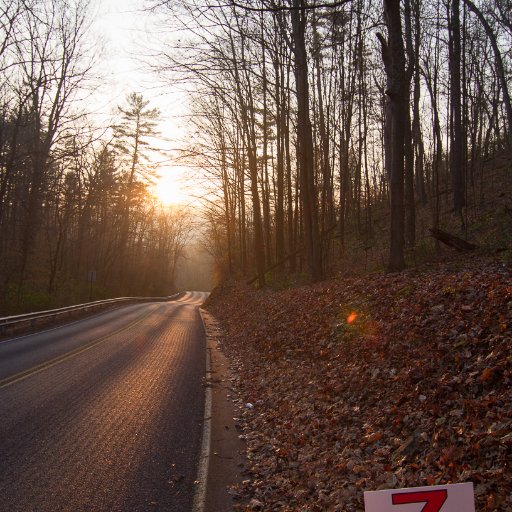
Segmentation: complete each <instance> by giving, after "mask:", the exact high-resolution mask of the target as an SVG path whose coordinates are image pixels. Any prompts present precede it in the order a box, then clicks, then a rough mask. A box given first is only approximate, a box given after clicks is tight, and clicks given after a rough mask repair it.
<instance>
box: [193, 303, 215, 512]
mask: <svg viewBox="0 0 512 512" xmlns="http://www.w3.org/2000/svg"><path fill="white" fill-rule="evenodd" d="M198 310H199V314H200V315H201V320H202V322H203V326H204V331H205V339H206V386H205V399H204V423H203V441H202V443H201V454H200V456H199V466H198V468H197V477H196V480H197V482H198V483H197V487H196V491H195V493H194V501H193V504H192V512H203V511H204V507H205V499H206V482H207V480H208V465H209V462H210V442H211V427H212V390H211V387H210V383H209V380H210V377H211V371H212V369H211V356H210V347H209V345H208V335H207V332H206V324H205V322H204V318H203V314H202V312H201V309H200V308H198Z"/></svg>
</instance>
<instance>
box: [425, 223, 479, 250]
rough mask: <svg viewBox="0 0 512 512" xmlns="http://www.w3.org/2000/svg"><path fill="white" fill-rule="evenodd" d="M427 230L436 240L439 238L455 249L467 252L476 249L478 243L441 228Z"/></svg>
mask: <svg viewBox="0 0 512 512" xmlns="http://www.w3.org/2000/svg"><path fill="white" fill-rule="evenodd" d="M429 231H430V232H431V233H432V236H433V237H434V238H435V239H436V240H439V241H440V242H442V243H443V244H446V245H448V246H450V247H453V248H454V249H455V250H456V251H459V252H468V251H474V250H475V249H478V245H475V244H473V243H471V242H468V241H467V240H464V239H462V238H459V237H458V236H455V235H452V234H451V233H448V232H447V231H443V230H442V229H437V228H430V230H429Z"/></svg>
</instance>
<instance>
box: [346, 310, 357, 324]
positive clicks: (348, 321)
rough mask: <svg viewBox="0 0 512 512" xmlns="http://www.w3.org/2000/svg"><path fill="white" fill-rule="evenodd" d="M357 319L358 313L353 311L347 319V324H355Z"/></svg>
mask: <svg viewBox="0 0 512 512" xmlns="http://www.w3.org/2000/svg"><path fill="white" fill-rule="evenodd" d="M356 318H357V313H356V312H355V311H352V313H350V315H348V317H347V324H351V323H353V322H354V321H355V319H356Z"/></svg>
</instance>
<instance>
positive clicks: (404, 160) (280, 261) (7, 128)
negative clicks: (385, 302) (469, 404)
mask: <svg viewBox="0 0 512 512" xmlns="http://www.w3.org/2000/svg"><path fill="white" fill-rule="evenodd" d="M0 9H1V16H0V19H1V24H0V73H1V75H0V77H1V81H0V262H1V264H0V297H1V298H0V310H1V311H3V312H4V313H11V312H15V311H25V310H34V309H43V308H47V307H49V306H55V305H63V304H68V303H73V302H75V303H76V302H78V301H85V300H88V299H91V298H103V297H112V296H120V295H126V294H131V295H168V294H170V293H171V292H172V291H174V289H175V288H176V272H177V269H178V268H179V261H180V260H182V261H183V257H184V256H185V253H186V248H187V246H188V244H189V243H190V242H191V240H192V238H197V237H200V245H201V246H202V247H203V249H204V250H206V251H207V252H208V253H209V255H210V257H211V258H213V260H214V263H215V279H216V281H217V282H219V281H220V280H223V279H227V278H229V277H237V278H240V277H242V278H244V279H246V280H247V279H251V280H253V281H254V282H256V283H257V285H258V286H259V287H263V286H265V285H266V284H268V283H269V282H272V281H281V282H287V281H288V280H291V279H300V280H303V281H319V280H321V279H322V278H323V277H325V276H328V275H331V274H332V273H334V272H337V271H341V272H347V273H350V272H352V271H355V270H356V269H361V268H362V267H364V269H365V270H366V269H367V268H382V269H387V270H391V271H400V270H402V269H404V268H405V267H406V266H407V265H410V264H411V262H414V261H416V260H417V259H418V258H421V257H422V255H423V254H425V253H429V252H432V253H434V252H435V251H436V250H439V247H438V245H439V244H438V242H435V241H434V240H433V239H432V238H431V236H430V231H429V229H433V230H439V229H443V230H447V231H450V232H451V233H452V234H454V235H456V236H457V237H460V238H461V239H463V240H474V239H475V231H474V230H475V229H476V227H478V226H479V223H480V218H479V215H480V214H481V213H482V211H485V214H486V215H487V216H488V217H489V215H490V214H489V213H488V211H487V209H489V208H491V207H492V208H493V209H494V210H493V211H497V212H498V213H497V218H500V219H503V218H504V219H505V220H506V219H509V220H510V205H509V204H507V197H508V195H509V192H510V170H511V169H510V167H511V161H512V160H511V157H510V155H511V146H512V107H511V99H510V82H511V62H512V52H511V47H512V46H511V42H512V14H511V13H512V9H511V3H510V0H492V1H489V0H480V1H477V0H475V1H474V2H473V1H472V0H434V1H429V2H426V1H424V0H402V1H400V0H383V1H380V0H379V1H375V0H342V1H332V2H320V1H316V0H312V1H310V2H305V1H304V0H289V1H284V0H283V1H281V0H262V1H250V2H249V1H243V0H240V1H239V2H235V1H231V0H230V1H220V2H219V1H216V0H206V1H201V2H198V1H196V0H183V1H179V2H166V1H163V2H151V1H148V2H145V3H144V4H141V9H143V10H144V11H145V12H147V13H149V14H150V15H152V16H154V18H155V24H156V23H157V22H158V23H160V24H165V25H166V26H167V27H168V28H169V30H168V32H170V33H171V37H169V36H168V35H164V34H162V37H161V40H160V39H159V38H155V37H152V38H151V45H152V51H151V52H145V54H144V55H142V53H144V52H141V56H140V59H151V61H150V62H149V63H148V64H149V67H150V68H151V72H152V73H154V74H155V79H158V80H160V81H162V82H164V83H166V84H167V86H168V87H169V88H173V87H174V88H180V89H181V90H183V91H184V94H185V95H186V98H187V105H188V108H189V113H188V116H187V117H188V119H189V121H188V136H187V140H188V142H187V143H186V144H185V145H183V146H182V147H180V148H178V149H176V154H175V156H174V158H175V160H176V161H177V162H179V163H180V165H185V166H189V167H190V169H191V172H194V173H196V175H199V176H200V177H201V179H202V180H203V185H202V186H201V187H200V189H198V190H197V191H196V195H197V196H199V198H200V199H201V201H202V207H201V208H198V209H197V211H194V212H191V211H190V210H188V209H186V208H169V207H167V208H165V207H162V205H160V204H158V200H157V199H156V198H155V196H154V194H152V192H151V185H152V184H154V182H155V180H156V174H155V165H154V162H153V160H152V157H151V154H152V151H154V149H153V145H154V144H155V140H157V139H158V137H159V120H160V116H161V114H162V113H161V112H160V111H159V110H158V109H157V108H154V107H153V106H152V102H151V99H150V95H147V94H146V93H145V92H144V91H143V92H142V93H141V92H133V93H131V94H128V95H127V96H126V97H125V98H120V99H119V102H118V108H117V111H116V119H115V121H114V122H112V123H111V124H109V125H105V126H98V123H97V122H96V124H95V121H94V120H93V119H92V118H91V116H90V115H89V114H90V112H88V103H87V98H88V94H90V91H91V89H93V88H94V87H95V82H94V80H95V79H96V77H95V72H96V71H95V70H96V66H97V64H98V63H97V62H96V61H97V59H98V57H97V55H96V49H95V47H94V44H93V41H92V40H91V34H90V26H91V23H92V21H93V18H94V11H93V10H92V9H91V8H90V6H89V3H88V2H85V1H83V0H73V1H67V0H52V1H42V0H2V2H1V3H0ZM148 55H150V57H149V56H148ZM148 72H149V71H148ZM167 136H170V135H169V134H167ZM500 208H501V209H500ZM509 220H507V222H509ZM504 222H505V221H504ZM504 226H505V227H506V226H508V224H503V225H502V224H500V225H498V226H494V228H493V229H495V230H496V229H498V231H499V233H500V234H502V233H503V232H508V231H507V230H506V229H504ZM495 235H496V231H492V230H491V231H489V230H488V232H487V235H486V236H487V239H486V240H484V241H483V245H487V246H488V247H489V248H490V249H491V250H508V246H507V243H508V242H509V239H508V238H506V237H505V238H504V239H501V238H500V240H499V241H497V238H496V236H495ZM507 236H508V235H507ZM477 242H479V243H480V242H482V240H478V241H477ZM194 244H195V245H194V247H197V246H198V245H197V240H195V242H194ZM195 264H196V265H199V266H201V265H202V263H201V260H198V262H196V263H195ZM93 275H94V276H97V281H95V282H94V283H90V282H88V277H90V278H91V279H92V276H93ZM183 282H184V280H183V279H181V281H180V283H183ZM92 284H94V293H93V294H92V295H91V289H92V288H93V287H92V286H91V285H92ZM184 285H186V283H185V284H184Z"/></svg>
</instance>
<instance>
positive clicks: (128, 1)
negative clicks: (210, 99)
mask: <svg viewBox="0 0 512 512" xmlns="http://www.w3.org/2000/svg"><path fill="white" fill-rule="evenodd" d="M143 6H144V0H98V2H97V5H96V6H95V7H93V13H95V14H94V18H95V22H94V25H93V34H94V37H95V38H96V40H97V41H98V42H101V47H102V50H101V52H100V54H99V55H98V59H99V61H100V64H99V73H100V75H101V80H100V83H101V85H100V86H99V87H98V88H97V90H96V91H95V93H94V94H93V99H92V100H91V101H92V103H93V104H94V105H95V107H94V111H95V118H96V119H97V120H98V122H99V123H100V124H103V125H105V124H107V125H108V124H109V123H110V122H111V120H112V118H113V116H114V115H115V112H116V108H117V107H118V106H119V105H122V104H123V102H124V99H125V98H126V96H127V95H128V94H129V93H131V92H137V93H140V94H142V95H143V96H144V97H145V98H146V99H148V100H150V105H149V108H155V107H156V108H158V109H160V111H161V118H160V123H159V125H158V130H159V131H160V133H161V137H159V138H158V140H155V141H152V144H153V145H157V146H158V147H159V148H161V149H162V150H164V151H165V153H166V154H161V155H157V154H155V155H153V156H152V160H155V161H158V162H160V163H161V164H160V166H159V169H160V174H161V176H162V180H161V183H160V185H159V192H160V194H161V195H167V201H171V202H179V203H181V204H189V203H195V199H194V198H193V195H194V192H193V190H192V189H193V188H194V187H193V185H191V182H190V181H191V177H192V174H193V171H191V170H190V169H187V168H186V167H182V166H180V165H179V164H178V163H177V162H176V157H177V154H178V153H177V151H176V149H179V148H182V147H183V146H184V141H185V140H186V126H185V119H186V110H187V98H186V96H185V95H184V93H183V92H182V91H180V90H178V89H177V88H174V87H172V86H171V85H169V83H165V82H164V80H162V79H161V78H160V77H158V76H157V75H156V74H155V73H154V72H153V71H152V70H151V69H150V65H151V60H152V59H151V58H150V57H149V54H150V52H154V50H155V48H157V47H158V44H159V42H160V39H161V33H160V30H161V28H160V27H161V24H162V23H163V22H164V20H163V19H162V17H161V16H159V15H157V14H155V13H150V12H148V11H145V10H144V9H143ZM159 34H160V37H159ZM173 161H174V162H173ZM162 198H163V197H162ZM163 199H165V198H163Z"/></svg>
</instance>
